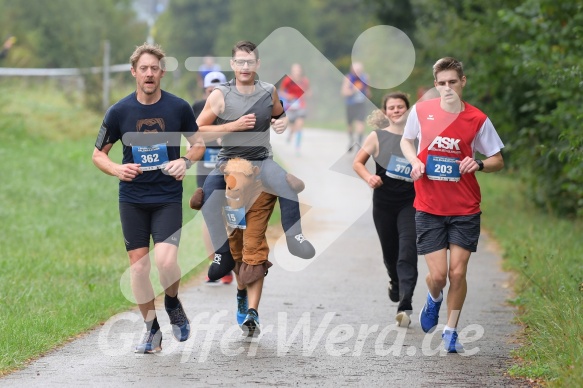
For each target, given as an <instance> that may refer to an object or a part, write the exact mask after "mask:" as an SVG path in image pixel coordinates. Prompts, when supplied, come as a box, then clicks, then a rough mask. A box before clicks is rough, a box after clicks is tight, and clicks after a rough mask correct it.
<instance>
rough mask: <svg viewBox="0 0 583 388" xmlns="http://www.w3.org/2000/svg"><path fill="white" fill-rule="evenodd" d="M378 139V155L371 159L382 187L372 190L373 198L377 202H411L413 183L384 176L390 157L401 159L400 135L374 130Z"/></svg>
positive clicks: (413, 192)
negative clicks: (394, 156) (381, 181)
mask: <svg viewBox="0 0 583 388" xmlns="http://www.w3.org/2000/svg"><path fill="white" fill-rule="evenodd" d="M375 133H376V134H377V137H378V139H379V154H378V155H377V156H376V157H373V159H374V161H375V168H376V174H377V175H378V176H380V177H381V179H382V180H383V185H382V186H381V187H379V188H377V189H375V190H374V193H373V198H375V197H376V198H375V199H377V200H383V201H390V202H395V203H403V202H409V201H412V200H413V199H414V198H415V189H414V187H413V182H407V181H404V180H400V179H395V178H391V177H389V176H387V175H386V172H387V166H388V165H389V161H390V160H391V155H396V156H400V157H403V152H402V151H401V137H402V136H401V135H397V134H395V133H392V132H389V131H385V130H382V129H377V130H375Z"/></svg>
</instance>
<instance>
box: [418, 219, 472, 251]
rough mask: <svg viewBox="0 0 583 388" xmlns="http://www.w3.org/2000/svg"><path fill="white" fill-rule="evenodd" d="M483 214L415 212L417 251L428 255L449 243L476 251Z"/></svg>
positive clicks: (446, 246)
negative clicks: (455, 214) (447, 214)
mask: <svg viewBox="0 0 583 388" xmlns="http://www.w3.org/2000/svg"><path fill="white" fill-rule="evenodd" d="M481 214H482V212H479V213H476V214H470V215H467V216H436V215H433V214H429V213H425V212H422V211H417V212H415V227H416V229H417V253H418V254H420V255H426V254H428V253H432V252H435V251H439V250H441V249H443V248H449V244H455V245H457V246H460V247H462V248H464V249H466V250H468V251H470V252H475V251H476V250H477V249H478V239H479V237H480V215H481Z"/></svg>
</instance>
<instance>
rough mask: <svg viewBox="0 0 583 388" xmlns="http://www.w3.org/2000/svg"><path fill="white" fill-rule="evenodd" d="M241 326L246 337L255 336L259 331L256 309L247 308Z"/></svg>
mask: <svg viewBox="0 0 583 388" xmlns="http://www.w3.org/2000/svg"><path fill="white" fill-rule="evenodd" d="M241 328H242V329H243V333H244V334H245V335H246V336H247V337H257V336H258V335H259V333H261V329H260V328H259V314H258V313H257V310H255V309H249V311H248V312H247V316H246V317H245V320H244V321H243V325H241Z"/></svg>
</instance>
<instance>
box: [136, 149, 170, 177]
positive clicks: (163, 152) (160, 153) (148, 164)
mask: <svg viewBox="0 0 583 388" xmlns="http://www.w3.org/2000/svg"><path fill="white" fill-rule="evenodd" d="M132 154H133V156H134V163H137V164H140V165H141V166H140V168H141V169H142V171H152V170H159V169H161V168H163V167H164V166H165V165H166V163H168V162H169V160H168V149H167V148H166V144H156V145H153V146H132Z"/></svg>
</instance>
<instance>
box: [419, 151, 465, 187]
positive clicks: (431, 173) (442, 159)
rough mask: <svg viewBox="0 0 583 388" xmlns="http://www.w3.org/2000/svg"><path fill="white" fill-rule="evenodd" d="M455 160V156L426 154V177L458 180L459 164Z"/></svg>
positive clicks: (451, 180)
mask: <svg viewBox="0 0 583 388" xmlns="http://www.w3.org/2000/svg"><path fill="white" fill-rule="evenodd" d="M456 161H459V159H457V158H450V157H448V156H437V155H427V163H426V165H425V172H426V173H427V178H429V179H431V180H434V181H450V182H459V180H460V166H459V164H458V163H456Z"/></svg>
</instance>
